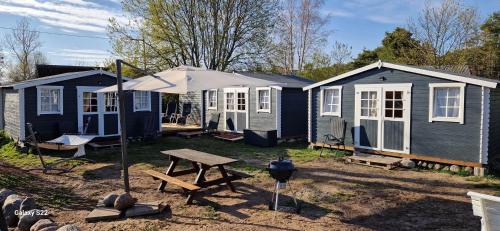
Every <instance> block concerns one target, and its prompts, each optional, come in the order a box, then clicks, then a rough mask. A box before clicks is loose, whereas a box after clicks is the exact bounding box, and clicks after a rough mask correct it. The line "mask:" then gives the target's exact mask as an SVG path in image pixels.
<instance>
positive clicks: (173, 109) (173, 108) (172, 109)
mask: <svg viewBox="0 0 500 231" xmlns="http://www.w3.org/2000/svg"><path fill="white" fill-rule="evenodd" d="M175 113H177V102H176V101H173V100H171V101H169V102H168V103H167V109H166V110H165V113H162V117H163V118H165V119H166V121H167V122H170V120H171V118H172V115H173V114H175Z"/></svg>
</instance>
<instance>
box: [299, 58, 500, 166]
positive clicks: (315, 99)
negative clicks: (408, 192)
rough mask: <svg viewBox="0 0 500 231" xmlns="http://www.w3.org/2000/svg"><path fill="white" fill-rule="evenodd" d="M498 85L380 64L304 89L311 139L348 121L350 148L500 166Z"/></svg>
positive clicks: (315, 143) (314, 143)
mask: <svg viewBox="0 0 500 231" xmlns="http://www.w3.org/2000/svg"><path fill="white" fill-rule="evenodd" d="M497 84H498V81H497V80H493V79H486V78H480V77H476V76H471V75H468V74H456V73H451V72H446V71H439V70H436V69H432V68H421V67H413V66H406V65H398V64H392V63H387V62H381V61H379V62H377V63H373V64H370V65H367V66H365V67H361V68H358V69H356V70H353V71H350V72H347V73H344V74H342V75H339V76H335V77H333V78H330V79H327V80H324V81H321V82H318V83H315V84H312V85H309V86H306V87H304V88H303V89H304V91H307V92H308V140H309V142H310V144H311V145H312V146H323V144H324V142H323V139H324V135H325V134H329V133H331V124H334V122H335V120H344V121H345V122H346V123H347V126H346V127H347V128H346V137H345V140H346V143H345V144H346V146H347V148H348V149H351V150H357V151H361V152H366V153H375V154H384V155H390V156H397V157H404V158H410V159H415V160H424V161H431V162H437V163H446V164H456V165H461V166H470V167H475V168H477V169H478V170H481V168H484V167H493V168H498V167H499V166H500V151H499V150H500V145H499V138H500V90H499V89H498V88H497Z"/></svg>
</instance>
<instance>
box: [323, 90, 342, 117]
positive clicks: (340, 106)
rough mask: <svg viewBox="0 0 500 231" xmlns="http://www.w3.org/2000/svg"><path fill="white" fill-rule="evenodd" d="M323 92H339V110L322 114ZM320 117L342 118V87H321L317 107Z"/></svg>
mask: <svg viewBox="0 0 500 231" xmlns="http://www.w3.org/2000/svg"><path fill="white" fill-rule="evenodd" d="M325 90H338V91H339V107H338V108H339V110H338V111H337V112H324V111H323V104H324V100H325V97H324V95H325ZM319 110H320V111H319V113H320V116H338V117H342V86H323V87H321V91H320V105H319Z"/></svg>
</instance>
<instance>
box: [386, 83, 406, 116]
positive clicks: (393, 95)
mask: <svg viewBox="0 0 500 231" xmlns="http://www.w3.org/2000/svg"><path fill="white" fill-rule="evenodd" d="M403 94H404V93H403V91H392V90H391V91H385V97H384V100H385V105H384V118H385V119H393V120H399V119H402V118H403V110H404V109H403V108H404V107H403V106H404V105H403V104H404V100H403Z"/></svg>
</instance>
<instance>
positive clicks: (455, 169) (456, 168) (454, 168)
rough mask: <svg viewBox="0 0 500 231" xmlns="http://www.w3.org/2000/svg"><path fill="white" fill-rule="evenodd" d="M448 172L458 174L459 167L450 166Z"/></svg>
mask: <svg viewBox="0 0 500 231" xmlns="http://www.w3.org/2000/svg"><path fill="white" fill-rule="evenodd" d="M450 171H452V172H460V166H458V165H452V166H450Z"/></svg>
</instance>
